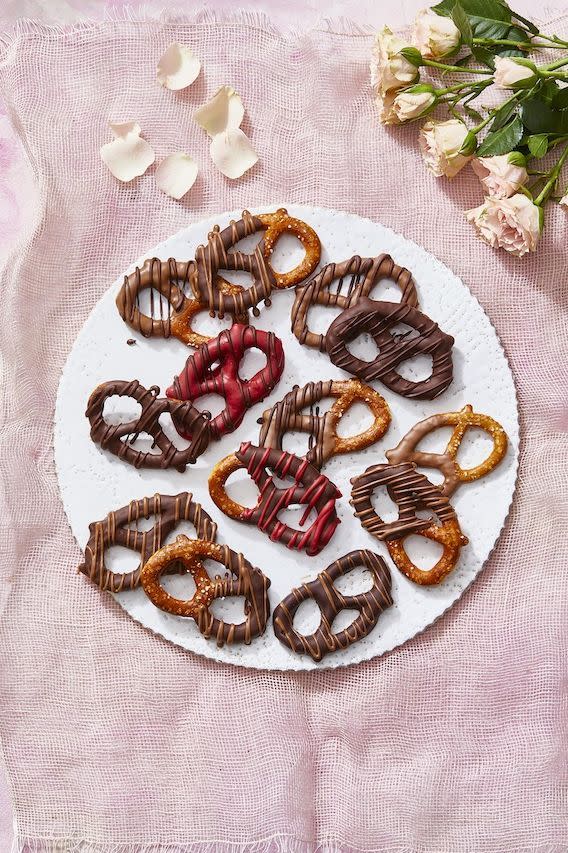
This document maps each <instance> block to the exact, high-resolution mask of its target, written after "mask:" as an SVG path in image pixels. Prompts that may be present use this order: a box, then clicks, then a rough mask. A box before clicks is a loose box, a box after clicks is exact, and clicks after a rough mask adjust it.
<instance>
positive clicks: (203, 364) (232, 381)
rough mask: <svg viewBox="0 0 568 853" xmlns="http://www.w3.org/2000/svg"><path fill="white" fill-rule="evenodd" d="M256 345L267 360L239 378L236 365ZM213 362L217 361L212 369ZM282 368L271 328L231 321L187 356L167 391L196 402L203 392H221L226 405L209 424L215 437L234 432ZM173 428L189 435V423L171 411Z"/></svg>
mask: <svg viewBox="0 0 568 853" xmlns="http://www.w3.org/2000/svg"><path fill="white" fill-rule="evenodd" d="M251 347H257V348H258V349H260V350H262V352H263V353H264V354H265V355H266V364H265V366H264V367H263V368H262V370H259V371H258V373H255V374H254V376H251V378H250V379H241V377H240V376H239V365H240V363H241V360H242V358H243V356H244V354H245V351H246V350H247V349H250V348H251ZM212 365H216V366H215V367H214V368H213V369H211V366H212ZM283 370H284V350H283V348H282V342H281V341H280V338H277V337H276V335H275V334H273V332H262V331H259V330H258V329H255V328H254V326H241V325H240V324H236V325H234V326H233V327H232V328H231V329H224V330H223V331H222V332H221V333H220V334H219V335H217V337H216V338H214V339H213V340H211V341H209V342H208V343H206V344H203V345H202V346H201V347H200V348H199V349H198V350H197V351H196V352H195V353H193V355H190V356H189V358H188V359H187V362H186V364H185V367H184V369H183V372H182V373H181V374H180V376H176V377H175V379H174V382H173V385H171V386H170V387H169V388H168V389H167V391H166V395H167V396H168V397H169V398H171V399H172V400H189V401H190V402H192V403H193V402H195V400H198V399H199V397H203V396H204V395H205V394H220V395H221V396H222V397H223V398H224V399H225V401H226V403H227V405H226V406H225V408H224V409H223V411H222V412H220V413H219V414H218V415H216V417H214V418H213V419H212V420H211V421H210V424H209V428H210V433H211V437H212V438H214V439H218V438H220V437H221V436H223V435H227V433H229V432H233V430H235V429H236V428H237V427H238V426H239V424H240V423H241V421H242V420H243V418H244V416H245V413H246V412H247V410H248V409H250V407H251V406H253V405H254V404H255V403H258V402H260V400H263V399H264V398H265V397H266V396H267V394H269V393H270V392H271V391H272V389H273V388H274V386H275V385H276V384H277V382H278V380H279V379H280V377H281V375H282V371H283ZM172 420H173V421H174V424H175V426H176V429H177V430H178V432H179V433H180V435H183V436H184V437H186V438H188V437H190V436H191V435H192V432H191V430H192V426H191V425H190V429H189V430H188V429H187V428H186V424H185V422H184V421H183V418H178V417H177V414H174V415H172Z"/></svg>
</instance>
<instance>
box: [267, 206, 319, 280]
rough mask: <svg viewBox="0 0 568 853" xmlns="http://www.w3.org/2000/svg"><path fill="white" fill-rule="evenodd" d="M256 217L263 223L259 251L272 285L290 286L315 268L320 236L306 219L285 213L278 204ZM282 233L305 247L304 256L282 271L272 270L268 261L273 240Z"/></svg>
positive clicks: (275, 241)
mask: <svg viewBox="0 0 568 853" xmlns="http://www.w3.org/2000/svg"><path fill="white" fill-rule="evenodd" d="M258 219H260V221H261V223H262V224H263V226H264V227H265V232H264V237H263V239H262V242H261V247H262V253H263V255H264V257H265V259H266V262H267V264H268V266H269V267H270V269H271V270H272V274H273V275H274V281H275V284H276V287H277V288H278V289H283V288H286V287H294V286H295V285H297V284H299V283H300V282H301V281H304V279H306V278H307V277H308V276H309V275H310V274H311V273H312V272H313V271H314V270H315V268H316V267H317V265H318V264H319V262H320V258H321V243H320V238H319V237H318V235H317V234H316V232H315V231H314V229H313V228H311V227H310V226H309V225H308V224H307V222H303V221H302V220H301V219H295V218H294V217H293V216H288V211H287V210H286V209H285V208H284V207H280V208H278V210H277V211H276V213H260V214H259V215H258ZM283 234H291V235H293V236H294V237H297V238H298V240H299V241H300V243H301V244H302V246H303V247H304V251H305V255H304V258H303V260H302V261H301V262H300V263H299V264H298V266H297V267H294V269H291V270H289V271H288V272H284V273H282V272H276V270H275V269H274V267H273V266H272V264H271V263H270V258H271V256H272V254H273V252H274V249H275V247H276V243H277V242H278V240H279V239H280V237H281V236H282V235H283Z"/></svg>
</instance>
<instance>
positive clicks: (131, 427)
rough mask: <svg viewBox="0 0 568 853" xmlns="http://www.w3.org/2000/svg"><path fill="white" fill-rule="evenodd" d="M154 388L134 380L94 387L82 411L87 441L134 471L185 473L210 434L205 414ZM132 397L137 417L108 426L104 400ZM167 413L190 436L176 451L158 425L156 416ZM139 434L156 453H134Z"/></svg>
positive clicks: (207, 417)
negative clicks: (88, 431) (87, 429)
mask: <svg viewBox="0 0 568 853" xmlns="http://www.w3.org/2000/svg"><path fill="white" fill-rule="evenodd" d="M159 393H160V389H159V388H158V386H157V385H153V386H152V387H151V388H148V389H147V388H144V386H143V385H141V384H140V383H139V382H138V381H137V380H136V379H132V380H131V381H123V380H114V381H112V382H104V383H103V384H102V385H99V386H98V388H95V390H94V391H93V393H92V394H91V396H90V397H89V402H88V403H87V410H86V412H85V414H86V416H87V417H88V419H89V422H90V424H91V439H92V440H93V441H94V442H95V444H99V445H100V446H101V447H102V448H103V449H104V450H109V451H110V452H111V453H113V454H114V455H115V456H118V458H119V459H124V461H125V462H128V463H129V464H130V465H134V467H135V468H176V469H177V470H178V471H185V469H186V466H187V465H188V464H189V465H192V464H193V463H194V462H195V460H196V459H197V457H198V456H200V455H201V454H202V453H203V451H204V450H205V449H206V448H207V445H208V444H209V439H210V435H211V429H210V420H209V417H210V416H209V414H208V413H204V412H199V411H198V410H197V409H196V408H195V407H194V406H193V405H192V404H191V403H189V402H182V401H181V400H168V399H167V398H164V397H158V394H159ZM115 395H116V396H119V397H132V399H133V400H136V401H137V402H138V403H140V406H141V407H142V412H141V413H140V417H139V418H137V419H135V420H131V421H126V422H125V423H121V424H109V423H107V422H106V421H105V419H104V415H103V411H104V405H105V402H106V400H107V399H108V398H109V397H113V396H115ZM165 413H169V414H170V415H171V417H172V420H173V419H174V418H175V422H176V424H178V425H181V426H182V427H183V429H184V431H186V432H187V433H188V434H190V435H191V442H190V445H189V447H187V448H185V449H184V450H178V448H177V447H176V446H175V444H173V442H172V441H170V439H169V438H168V437H167V435H166V434H165V432H164V431H163V429H162V427H161V426H160V416H161V415H163V414H165ZM140 433H148V435H151V436H152V438H153V439H154V445H155V446H156V447H158V448H159V450H160V453H151V452H147V453H145V452H143V451H141V450H136V449H135V448H134V447H132V446H131V444H132V443H133V442H134V441H135V440H136V438H137V437H138V436H139V435H140Z"/></svg>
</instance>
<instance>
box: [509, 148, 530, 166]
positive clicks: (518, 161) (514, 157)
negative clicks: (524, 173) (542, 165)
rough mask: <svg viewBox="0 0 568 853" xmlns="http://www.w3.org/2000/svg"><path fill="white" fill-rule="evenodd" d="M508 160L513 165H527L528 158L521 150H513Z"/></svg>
mask: <svg viewBox="0 0 568 853" xmlns="http://www.w3.org/2000/svg"><path fill="white" fill-rule="evenodd" d="M507 161H508V162H509V163H510V164H511V165H512V166H526V165H527V158H526V157H525V155H524V154H521V152H520V151H511V153H510V154H509V156H508V157H507Z"/></svg>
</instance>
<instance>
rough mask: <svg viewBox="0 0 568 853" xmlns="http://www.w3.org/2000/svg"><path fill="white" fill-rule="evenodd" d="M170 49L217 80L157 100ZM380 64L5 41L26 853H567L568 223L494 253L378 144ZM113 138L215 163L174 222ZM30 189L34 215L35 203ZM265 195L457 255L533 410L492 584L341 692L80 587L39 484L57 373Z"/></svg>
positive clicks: (45, 480) (340, 42)
mask: <svg viewBox="0 0 568 853" xmlns="http://www.w3.org/2000/svg"><path fill="white" fill-rule="evenodd" d="M125 17H126V16H123V18H125ZM134 17H135V16H134ZM380 17H381V18H382V17H383V15H381V16H380ZM388 17H389V19H391V20H392V15H391V13H390V12H389V14H388ZM374 18H375V23H379V21H377V15H376V12H375V15H374ZM176 38H177V39H179V40H180V41H187V40H189V41H190V42H191V43H192V44H193V45H194V46H195V47H196V50H197V52H198V54H199V55H200V56H201V58H202V59H203V61H204V67H205V69H206V75H205V77H204V80H202V82H201V83H200V84H199V85H197V86H196V87H195V89H194V90H190V93H189V95H187V96H182V97H180V98H176V97H174V98H169V99H167V98H164V92H163V91H162V90H159V89H157V88H156V87H154V88H152V87H151V85H150V84H151V78H152V74H153V70H152V69H153V67H154V65H155V58H156V57H157V56H159V54H160V52H161V51H162V50H163V48H164V47H165V46H166V45H167V44H168V43H169V42H171V41H172V40H174V39H176ZM369 45H370V38H369V37H368V36H366V35H364V34H363V33H362V32H357V31H355V30H354V29H353V28H352V27H350V26H348V27H345V25H339V26H338V27H331V28H327V27H323V28H321V29H319V30H317V31H307V27H302V32H301V33H300V34H299V35H294V36H290V37H285V36H283V35H282V34H280V33H279V32H278V31H277V29H276V28H274V27H273V25H272V24H269V23H268V22H267V21H266V20H263V19H261V18H255V19H253V18H250V17H249V18H248V20H245V21H243V19H242V18H240V19H239V20H238V21H237V20H235V19H231V20H226V21H225V22H224V23H223V22H217V23H215V24H212V23H211V22H209V23H204V22H203V19H201V23H199V25H196V26H191V27H186V26H184V25H182V24H177V25H174V24H168V25H165V24H157V23H152V22H147V23H145V24H143V25H140V24H137V23H134V22H130V23H129V22H127V21H126V20H124V19H123V20H122V21H121V22H116V23H114V24H107V25H105V26H101V27H88V28H82V29H80V30H76V31H53V30H52V31H46V30H41V29H38V28H34V27H25V28H22V29H21V30H20V33H19V35H18V36H16V37H15V38H10V39H8V41H7V44H6V47H5V49H4V54H3V58H2V63H1V68H0V81H1V84H2V89H3V94H4V97H5V100H6V103H7V106H8V108H9V111H10V116H11V119H12V121H13V122H14V123H15V126H16V127H17V130H18V134H19V136H20V138H21V140H22V141H23V143H24V146H25V149H26V154H27V157H28V162H29V163H31V164H32V166H33V168H32V169H30V168H29V166H27V165H22V164H21V161H20V160H19V159H18V152H17V150H16V149H15V148H14V147H13V143H10V144H8V143H4V146H3V150H2V157H3V160H2V162H3V181H2V184H1V189H2V191H3V192H4V195H5V198H6V199H7V204H6V206H5V208H4V212H3V218H2V220H1V221H0V225H2V223H3V228H4V235H5V236H7V237H8V240H7V241H5V242H10V243H11V242H12V241H13V240H14V239H15V235H16V232H17V231H18V229H19V228H20V232H21V233H23V242H22V245H21V247H20V248H19V251H18V254H17V255H16V256H14V257H13V258H11V260H10V264H9V265H8V268H7V269H6V271H5V272H4V275H3V280H2V287H3V296H4V305H5V316H6V317H9V318H10V322H9V323H7V322H5V323H4V325H3V327H2V328H1V329H0V345H1V348H2V355H3V358H4V366H5V381H6V384H5V386H4V391H5V404H4V411H3V421H2V424H1V426H0V471H1V472H2V476H3V481H4V486H5V491H4V493H3V513H2V519H1V522H2V558H3V559H2V561H1V568H0V571H1V572H2V577H1V581H2V582H1V585H0V602H1V604H2V607H3V615H2V620H1V622H0V642H1V652H0V656H1V664H0V666H1V668H2V672H3V678H2V684H1V687H0V690H1V691H2V696H1V704H0V733H1V735H2V745H3V753H4V757H5V760H6V764H7V767H8V770H9V774H10V779H11V784H12V787H13V794H14V802H15V805H16V815H17V821H18V829H19V839H20V845H21V846H22V847H23V846H24V845H25V844H29V849H34V850H53V849H80V850H88V851H89V853H91V851H93V853H94V851H96V853H99V851H101V853H103V851H104V852H105V853H106V851H110V850H112V851H120V853H126V851H130V850H134V849H144V850H152V851H156V853H158V851H160V853H161V851H162V850H168V851H173V850H176V851H177V850H185V849H207V850H225V849H226V850H227V851H229V850H231V851H235V850H239V851H241V850H242V851H244V850H249V849H251V850H253V849H254V850H258V851H260V850H269V849H284V850H287V849H294V850H296V849H299V850H300V849H301V850H306V851H312V850H315V849H316V848H318V849H321V850H332V849H334V850H335V849H345V850H348V849H362V850H381V851H382V850H392V851H395V850H396V851H432V853H433V851H451V853H453V851H461V850H463V851H470V850H476V851H478V850H479V851H486V850H487V851H503V853H509V851H511V850H526V851H538V850H542V851H545V850H546V851H560V850H564V849H566V847H567V846H568V835H567V831H566V825H567V823H566V818H567V812H566V802H565V799H564V798H563V791H564V787H563V786H565V784H566V763H565V756H566V728H565V715H564V711H565V696H566V694H565V685H566V662H565V654H564V650H565V648H566V621H565V605H564V602H565V600H566V593H567V592H568V576H567V575H566V572H565V564H566V557H567V556H568V554H567V546H566V542H565V541H564V539H563V538H562V535H561V532H562V530H563V529H565V522H566V516H565V512H564V510H563V506H564V503H565V501H564V488H565V473H566V461H565V460H566V452H567V450H568V448H567V445H566V437H565V436H566V423H567V413H566V400H565V395H564V393H563V389H565V387H566V381H567V376H566V367H565V352H566V342H567V341H566V328H567V327H566V321H565V315H564V312H565V308H566V277H565V269H566V262H567V260H568V257H567V250H566V223H565V219H564V218H563V214H562V212H561V211H556V212H554V213H553V214H552V215H551V216H550V217H549V220H548V222H547V229H546V232H545V237H544V239H543V245H542V247H541V249H540V252H539V254H538V255H537V256H535V257H533V258H530V259H527V260H526V261H524V262H521V263H519V262H517V261H515V260H513V259H511V258H508V257H503V256H502V255H497V254H495V253H493V252H491V251H490V250H488V249H486V248H485V247H482V246H481V245H480V244H478V243H477V242H476V241H475V238H474V237H473V234H472V232H471V230H470V228H469V227H468V226H467V225H466V223H465V222H464V220H463V218H462V216H461V210H462V209H463V208H465V207H468V206H471V205H472V204H474V203H477V202H478V200H479V199H480V192H479V187H478V185H477V183H476V182H475V180H474V179H473V178H472V177H471V176H467V177H464V178H463V180H461V179H460V180H459V181H457V182H455V183H454V184H452V185H449V184H446V183H443V182H436V181H435V180H434V179H432V178H430V177H428V176H426V174H425V172H424V170H423V167H422V165H421V163H420V162H419V161H418V159H417V158H416V156H415V154H414V153H413V151H412V149H413V147H414V145H415V132H416V131H415V128H410V129H407V130H406V129H405V130H403V131H402V132H400V133H397V134H396V135H395V134H392V133H390V132H387V131H384V130H380V129H378V128H377V127H376V120H375V116H374V112H373V108H372V104H371V98H370V91H369V87H368V80H367V76H368V75H367V68H366V66H367V60H368V51H369ZM101 57H104V58H105V61H104V62H101ZM71 71H72V72H73V74H71V73H70V72H71ZM228 81H231V82H233V83H234V84H235V85H236V86H237V88H238V89H239V91H241V93H242V94H243V97H244V99H245V103H246V104H247V107H248V112H249V120H250V127H251V132H252V134H253V136H254V142H255V145H256V147H257V148H258V150H259V152H260V153H261V167H260V168H259V169H257V170H255V171H254V172H253V173H251V176H250V177H249V178H248V179H246V180H245V181H243V182H239V183H237V184H234V185H230V184H228V183H227V182H226V181H224V180H223V179H221V178H220V176H219V175H218V174H216V173H215V172H214V171H213V170H212V168H211V167H210V166H209V164H208V161H207V158H206V155H205V150H206V148H205V146H206V143H205V141H204V139H203V138H202V136H201V135H200V132H199V131H198V129H197V128H196V127H195V126H194V125H193V123H192V122H191V111H192V109H193V107H194V106H195V105H196V104H197V103H198V102H199V100H200V99H203V97H204V96H206V95H207V94H210V93H211V92H212V91H214V89H215V88H216V86H217V85H220V84H221V83H225V82H228ZM306 81H310V82H309V84H306ZM109 117H110V118H119V117H121V118H136V119H138V120H140V122H141V124H142V126H143V127H144V129H145V131H146V132H147V133H148V134H149V135H151V136H152V139H153V140H155V141H156V150H157V153H158V156H159V157H160V156H163V155H164V154H165V153H167V151H168V150H171V147H172V146H174V145H180V144H182V143H181V140H183V145H184V147H187V148H188V150H190V151H191V152H192V153H193V152H197V153H198V156H199V158H200V162H201V164H202V178H201V183H200V185H199V187H196V191H194V192H193V193H192V194H191V196H190V197H188V200H187V202H184V203H183V204H182V205H179V204H176V203H174V202H173V201H168V200H166V199H165V198H164V197H163V196H161V195H160V194H159V193H158V192H157V191H156V189H155V187H154V185H153V182H152V181H151V179H150V178H149V176H147V178H146V179H142V180H140V181H138V182H136V184H135V185H133V187H131V188H129V189H127V190H125V189H124V188H120V187H118V186H117V185H116V184H115V183H114V182H113V181H112V179H111V178H110V176H109V175H108V173H107V172H106V170H105V169H104V167H103V166H102V164H101V162H100V160H99V157H98V146H99V144H100V142H101V140H102V139H104V138H106V135H105V134H106V120H107V118H109ZM5 138H6V136H5ZM61 149H62V150H63V151H64V152H65V155H66V156H65V157H64V158H63V159H62V160H59V159H58V154H59V152H60V150H61ZM402 157H404V177H403V176H402V172H401V168H400V166H401V158H402ZM26 188H27V189H26ZM27 193H29V195H27V196H26V197H28V198H30V199H33V200H34V207H33V208H31V209H30V210H26V209H25V206H24V205H22V204H19V203H18V199H21V198H22V196H23V195H24V194H27ZM34 194H35V195H34ZM274 198H289V199H290V201H298V202H301V201H304V202H305V201H308V202H315V203H320V204H324V205H326V204H327V205H330V206H335V207H343V208H346V209H350V210H353V211H354V212H358V213H362V214H364V215H368V216H371V217H373V218H376V219H379V220H381V221H382V222H384V223H385V224H387V225H390V226H391V227H393V228H394V229H395V230H398V231H400V232H403V233H405V234H406V235H407V236H408V237H410V238H412V239H415V240H417V241H418V242H420V243H422V244H423V245H424V246H425V247H426V248H427V249H428V250H430V251H432V252H434V253H435V254H437V255H438V256H440V257H441V258H442V260H444V261H445V262H446V263H448V264H449V265H450V266H452V267H453V268H454V269H455V270H456V272H457V273H458V274H460V275H461V276H462V277H463V278H464V279H465V280H466V281H467V283H468V284H469V285H470V287H471V288H472V290H473V291H474V292H475V293H476V294H477V295H478V296H479V298H480V299H481V300H482V302H483V304H484V305H485V306H486V308H487V310H488V312H489V314H490V316H491V318H492V319H493V321H494V322H495V324H496V326H497V329H498V331H499V333H500V335H501V337H502V339H503V342H504V344H505V346H506V348H507V351H508V353H509V355H510V358H511V361H512V364H513V368H514V371H515V375H516V380H517V384H518V390H519V398H520V403H521V410H522V417H523V433H524V442H523V452H522V467H521V472H522V473H521V479H520V486H519V491H518V495H517V499H516V502H515V506H514V510H513V513H512V516H511V519H510V522H509V524H508V527H507V530H506V532H505V535H504V536H503V538H502V540H501V542H500V545H499V547H498V548H497V550H496V552H495V553H494V555H493V557H492V559H491V561H490V564H489V565H488V567H487V568H486V570H485V572H484V574H483V576H482V577H481V578H480V580H479V581H478V582H477V583H476V584H475V585H474V587H473V589H472V590H471V591H470V593H468V595H466V596H465V597H464V600H463V601H462V602H461V603H460V604H459V605H458V606H457V607H456V608H454V610H453V611H452V612H451V613H450V614H448V616H447V617H446V618H444V619H443V620H442V621H441V622H440V623H439V624H438V625H437V626H436V627H434V628H433V629H431V630H429V631H428V632H427V633H426V634H425V635H424V636H423V637H421V638H419V639H417V640H416V641H414V642H413V643H410V644H408V645H407V646H406V647H404V648H403V649H401V650H399V651H397V652H395V653H393V654H391V655H389V656H387V657H386V658H384V659H383V660H380V661H373V662H371V663H369V664H365V665H363V666H360V667H358V668H356V669H352V670H347V671H345V672H336V673H319V674H316V675H309V676H307V675H306V676H303V675H296V676H286V675H275V676H271V675H268V674H263V675H257V674H255V673H244V672H241V671H239V670H234V669H231V668H230V667H221V666H215V665H213V664H210V663H208V662H204V661H202V660H197V659H195V658H193V657H192V656H189V655H186V654H183V653H182V652H181V651H180V650H178V649H175V648H172V647H171V646H168V645H167V644H165V643H162V642H161V641H159V640H158V639H157V638H155V637H153V636H151V635H148V634H147V633H146V632H144V631H143V630H142V629H141V628H139V627H138V626H135V625H133V624H132V623H131V622H130V621H129V620H128V618H127V617H126V616H125V615H124V614H123V613H122V612H121V611H119V610H118V608H116V607H115V606H113V605H112V603H111V602H104V603H103V604H101V598H100V596H99V595H98V594H97V592H96V591H95V590H91V589H89V588H88V587H87V585H86V584H79V583H77V582H76V580H75V579H74V575H73V566H74V565H75V563H76V561H77V560H78V557H79V552H78V549H77V547H76V545H75V543H74V542H73V540H72V538H71V535H70V533H69V531H68V528H67V526H66V522H65V519H64V517H63V513H62V509H61V506H60V504H59V501H58V497H57V491H56V483H55V479H54V472H53V467H52V460H51V452H50V443H51V424H52V412H53V402H54V397H55V392H56V386H57V380H58V376H59V371H60V368H61V365H62V364H63V362H64V359H65V356H66V353H67V352H68V349H69V347H70V345H71V343H72V341H73V339H74V336H75V334H76V331H77V329H78V328H79V327H80V325H81V323H82V322H83V320H84V318H85V317H86V316H87V314H88V312H89V310H90V308H91V306H92V304H93V302H94V300H95V299H96V298H97V296H98V295H99V294H100V293H102V292H103V291H104V289H105V287H106V286H107V285H108V282H109V281H110V280H112V279H113V278H114V277H115V276H116V274H117V273H118V272H119V271H120V270H121V269H123V268H124V267H125V266H126V265H127V264H128V263H129V262H130V261H131V259H132V257H135V256H138V255H139V254H140V253H141V252H142V251H143V250H144V249H145V248H146V247H147V246H148V245H152V244H153V243H155V242H156V241H157V240H158V239H160V238H162V237H165V236H167V235H168V234H170V233H172V232H173V231H175V230H177V229H178V228H180V227H182V226H183V224H184V223H185V222H187V219H188V217H191V218H192V219H195V218H199V217H201V216H202V215H203V214H205V213H209V212H213V211H216V210H220V209H228V208H234V207H237V206H239V205H241V204H243V205H244V204H246V203H251V200H254V201H255V202H258V203H262V202H263V201H266V202H269V201H271V200H273V199H274ZM7 209H9V210H10V212H11V214H10V215H9V216H6V210H7ZM23 341H25V345H23V344H22V342H23ZM22 483H24V484H25V488H23V487H22ZM559 534H560V535H559ZM0 837H1V836H0ZM56 843H58V844H60V845H61V847H60V848H59V847H55V846H54V845H55V844H56ZM191 845H193V846H191ZM26 849H28V848H26Z"/></svg>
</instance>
